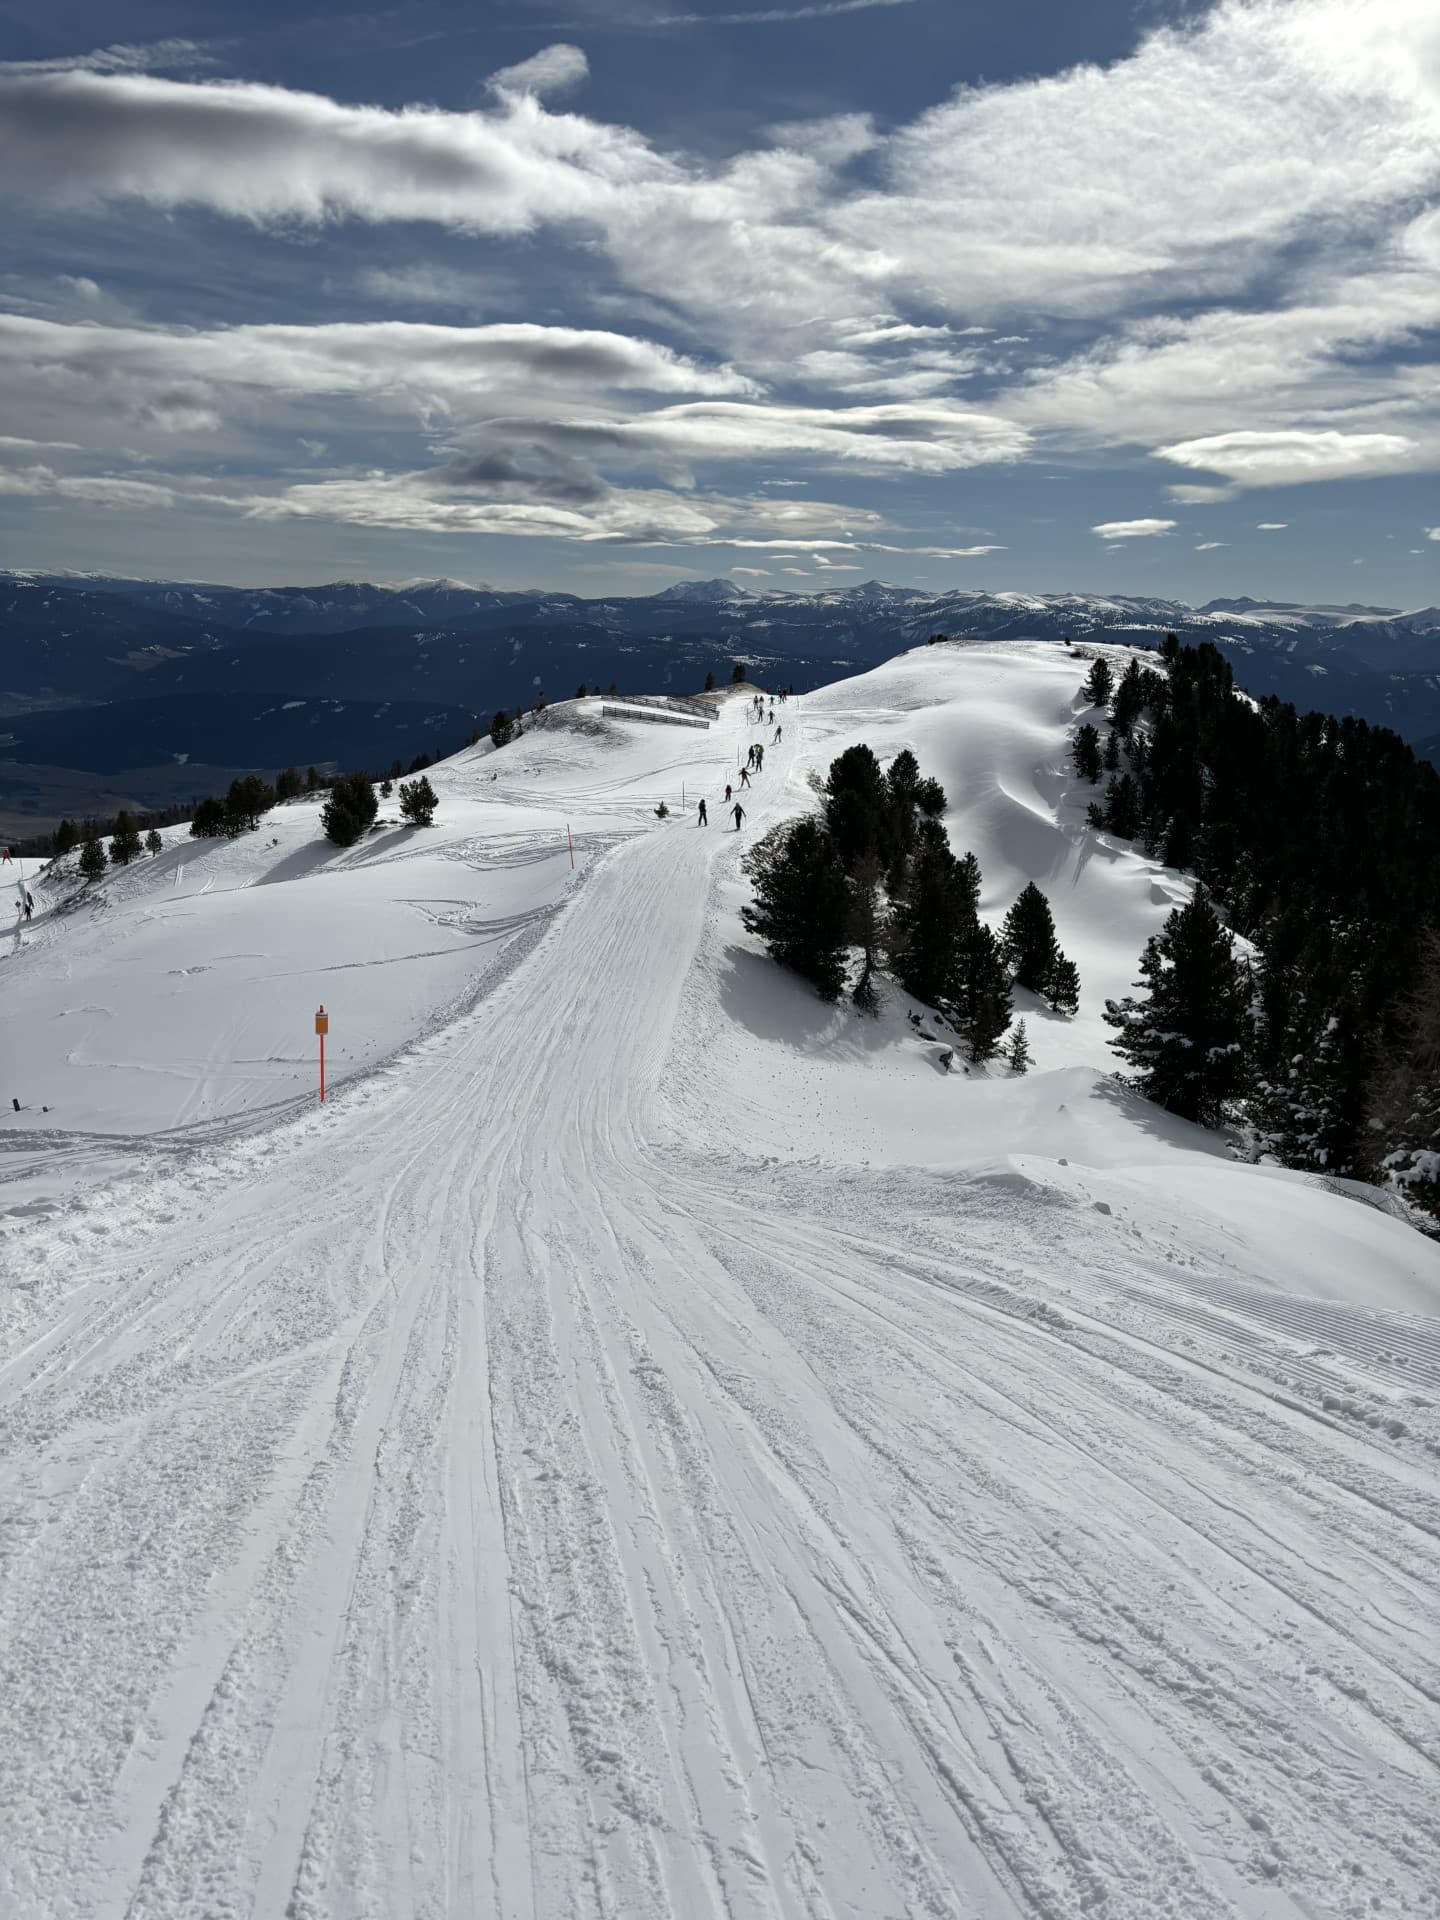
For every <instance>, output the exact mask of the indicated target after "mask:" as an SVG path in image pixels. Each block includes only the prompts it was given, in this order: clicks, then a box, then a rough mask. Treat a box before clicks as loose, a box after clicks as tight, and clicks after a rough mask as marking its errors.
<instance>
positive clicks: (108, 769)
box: [0, 571, 1440, 832]
mask: <svg viewBox="0 0 1440 1920" xmlns="http://www.w3.org/2000/svg"><path fill="white" fill-rule="evenodd" d="M1167 632H1174V633H1177V634H1179V636H1180V638H1181V639H1182V640H1184V641H1186V642H1189V643H1192V644H1193V643H1196V642H1199V641H1201V640H1209V641H1213V642H1214V643H1215V644H1216V645H1217V646H1219V647H1221V648H1222V649H1223V650H1224V651H1225V653H1226V654H1227V655H1228V656H1229V658H1230V659H1231V661H1232V663H1233V665H1234V668H1235V674H1236V678H1237V680H1238V681H1239V682H1240V684H1241V685H1242V686H1244V687H1246V688H1247V689H1248V690H1249V691H1250V692H1252V693H1255V694H1257V695H1263V694H1277V695H1279V696H1280V697H1281V698H1283V699H1285V700H1289V701H1293V702H1294V703H1295V704H1296V705H1297V706H1299V707H1301V708H1321V709H1323V710H1325V711H1327V712H1333V713H1338V714H1357V715H1360V716H1361V717H1363V718H1365V719H1367V720H1370V721H1372V722H1375V723H1378V724H1381V725H1385V726H1389V727H1393V728H1394V729H1395V730H1396V731H1397V732H1399V733H1400V734H1402V735H1403V736H1404V737H1405V738H1406V739H1407V740H1410V741H1411V742H1412V743H1413V744H1414V745H1415V747H1416V749H1417V751H1419V752H1422V753H1427V754H1429V755H1430V756H1431V757H1434V756H1435V755H1436V754H1437V752H1440V608H1437V607H1426V608H1420V609H1414V610H1404V609H1400V608H1395V607H1380V606H1364V605H1347V606H1302V605H1291V604H1283V603H1276V602H1269V601H1259V600H1252V599H1248V598H1234V599H1220V600H1212V601H1210V602H1208V603H1207V604H1206V605H1204V606H1201V607H1192V606H1188V605H1186V604H1185V603H1184V602H1182V601H1176V600H1166V599H1159V598H1145V597H1138V596H1127V595H1099V594H1088V593H1061V594H1029V593H986V592H979V591H972V590H966V589H957V590H954V591H951V592H947V593H942V594H934V593H930V592H927V591H925V590H923V589H921V588H917V587H903V586H892V585H887V584H886V583H884V582H883V581H879V580H870V581H866V582H865V583H863V584H862V585H858V586H850V587H837V588H833V589H828V590H826V589H822V590H819V591H813V592H783V591H775V590H768V591H763V592H762V591H757V590H754V589H751V588H746V587H741V586H737V585H736V584H735V583H734V582H733V581H730V580H725V579H715V580H696V581H685V582H681V583H678V584H676V585H674V586H671V587H667V588H665V589H663V590H662V591H661V592H658V593H654V594H648V595H644V596H630V597H625V596H612V597H607V598H603V599H584V598H581V597H579V596H577V595H574V594H569V593H552V592H545V591H542V590H540V589H535V588H530V589H522V590H502V589H499V588H495V587H491V586H487V585H484V584H479V585H469V584H467V583H465V582H462V581H456V580H446V579H440V580H410V581H404V582H401V583H398V584H394V585H377V584H374V583H371V582H364V581H334V582H330V583H328V584H326V585H321V586H314V587H308V586H307V587H295V586H281V587H233V586H223V585H210V584H203V583H187V582H178V581H165V580H128V579H123V578H118V577H114V576H108V575H99V574H76V573H44V572H26V571H11V572H5V573H0V641H3V659H4V662H5V665H4V681H3V685H0V824H3V825H4V826H5V828H6V830H7V831H10V832H15V831H17V829H18V827H19V826H20V825H21V824H23V823H25V822H28V821H33V822H34V824H35V825H36V827H40V826H42V825H43V823H44V821H45V820H46V819H47V818H48V817H50V816H52V815H53V814H54V813H55V812H56V811H57V809H58V810H66V809H68V810H72V811H73V810H75V809H77V808H78V809H79V810H81V811H84V810H86V809H87V807H92V806H98V805H99V804H100V801H99V797H98V795H99V791H100V789H99V786H98V785H97V781H98V777H99V776H101V775H104V776H106V778H105V782H104V791H105V793H106V794H110V793H112V792H113V791H115V790H117V783H118V787H119V788H120V789H123V790H124V792H125V793H126V794H127V795H128V796H129V798H130V799H131V801H132V802H133V803H135V804H140V805H146V804H161V803H162V802H163V801H166V800H173V799H175V798H176V797H177V795H178V788H179V787H180V786H183V785H184V784H185V782H186V781H187V779H188V780H189V781H191V782H192V783H193V781H195V780H196V779H198V778H199V774H198V772H197V771H195V770H197V769H200V768H205V769H207V770H214V778H215V779H218V778H219V775H220V774H221V773H227V777H228V772H227V770H229V769H236V770H246V769H250V768H260V769H265V770H273V769H274V768H275V767H277V766H279V765H284V764H286V763H287V762H288V761H289V760H291V759H294V758H296V757H297V752H296V747H297V739H298V743H299V745H300V746H301V747H302V748H304V749H306V750H305V751H304V752H303V753H302V754H300V755H299V757H302V758H304V759H306V760H314V761H315V763H316V764H317V765H322V766H323V765H325V764H331V765H345V764H358V763H360V762H366V763H369V764H379V763H382V762H383V763H388V762H389V761H390V760H391V759H393V758H396V757H400V758H407V759H408V758H409V757H411V756H412V755H413V754H414V753H415V752H417V751H419V750H420V749H421V747H422V745H423V747H424V749H425V750H427V751H431V752H434V751H437V750H443V749H445V748H447V747H450V746H453V745H455V744H456V743H457V742H458V740H459V739H460V738H463V737H464V734H465V733H466V732H467V731H468V730H469V728H470V727H471V726H472V725H473V724H475V721H476V719H477V718H478V719H482V720H483V719H484V718H485V717H486V716H488V714H490V713H491V712H493V711H495V710H496V709H498V708H501V707H507V708H510V707H515V706H517V705H527V706H528V705H530V704H532V703H533V701H534V699H535V697H536V695H537V694H538V693H539V692H540V691H542V690H543V691H544V692H545V693H546V694H547V695H548V696H549V697H550V698H551V699H555V698H561V697H565V696H568V695H569V694H570V693H572V692H573V691H574V690H575V688H576V687H577V686H578V685H579V684H581V683H582V682H583V683H586V684H588V685H590V686H592V687H594V686H608V685H610V684H611V683H612V682H614V683H615V684H617V685H618V686H619V687H620V688H621V690H622V691H624V690H626V689H630V690H635V691H638V690H640V689H641V688H650V689H660V690H663V689H664V688H666V687H675V688H690V687H693V686H695V685H697V684H698V683H699V682H701V681H703V678H704V676H705V674H706V673H707V672H713V673H714V674H715V676H716V678H717V679H725V678H728V676H729V672H730V667H731V663H732V661H734V660H737V659H740V660H744V661H745V662H746V664H747V666H748V667H749V669H750V672H751V675H752V677H753V678H755V679H758V680H761V681H769V682H775V681H784V682H789V683H792V684H794V685H795V686H797V688H800V689H802V690H803V689H804V688H805V687H807V686H812V685H815V684H817V683H818V682H820V681H822V680H827V679H832V678H834V676H835V673H836V671H837V670H839V671H844V670H846V669H857V668H864V667H869V666H874V665H876V664H878V663H879V662H880V661H882V660H885V659H887V658H889V657H890V656H891V655H893V654H895V653H898V652H901V651H903V650H904V649H905V648H907V647H911V646H915V645H917V644H923V642H924V641H925V640H926V639H927V638H928V637H929V636H930V635H931V634H932V633H944V634H947V635H950V636H952V637H958V636H973V637H975V638H977V639H988V640H999V639H1021V638H1036V639H1054V640H1057V641H1058V640H1060V639H1062V638H1065V637H1068V638H1071V639H1074V640H1076V641H1078V642H1084V641H1086V640H1099V639H1104V640H1106V641H1110V642H1119V643H1126V642H1128V643H1131V644H1134V645H1141V646H1154V645H1157V644H1158V643H1159V641H1160V639H1161V638H1162V636H1163V635H1164V634H1166V633H1167ZM299 701H304V702H307V703H310V704H309V705H308V706H307V707H306V708H305V709H303V718H300V717H297V716H301V715H302V709H300V708H299V707H297V706H296V705H294V704H293V703H295V702H299ZM82 708H83V709H88V710H89V711H88V712H86V714H85V715H84V717H83V718H82V717H81V715H80V713H79V712H78V711H77V710H78V709H82ZM57 769H63V770H66V772H68V773H73V774H74V776H75V778H74V779H73V780H69V781H68V782H67V780H65V779H57V777H56V770H57ZM187 769H189V770H191V771H189V772H186V771H185V770H187ZM42 770H45V771H42ZM87 780H88V784H87ZM92 789H93V790H94V791H93V792H92ZM87 796H88V797H87Z"/></svg>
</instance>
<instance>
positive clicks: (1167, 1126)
mask: <svg viewBox="0 0 1440 1920" xmlns="http://www.w3.org/2000/svg"><path fill="white" fill-rule="evenodd" d="M1092 1097H1093V1098H1094V1099H1096V1100H1104V1101H1106V1102H1107V1103H1108V1104H1109V1105H1110V1106H1113V1107H1118V1108H1119V1109H1120V1110H1121V1112H1123V1113H1124V1115H1125V1118H1126V1119H1127V1120H1129V1121H1130V1122H1131V1124H1132V1125H1133V1126H1136V1127H1138V1128H1139V1129H1140V1131H1141V1132H1142V1133H1148V1134H1150V1135H1151V1136H1152V1137H1153V1138H1154V1139H1157V1140H1163V1141H1165V1142H1166V1144H1167V1145H1168V1146H1172V1147H1179V1148H1182V1149H1183V1150H1185V1151H1186V1152H1189V1153H1208V1154H1210V1155H1212V1156H1213V1158H1215V1159H1217V1160H1233V1159H1234V1155H1233V1154H1232V1153H1231V1151H1230V1135H1229V1134H1228V1133H1219V1132H1216V1131H1213V1130H1212V1129H1211V1128H1209V1127H1201V1126H1197V1125H1196V1124H1195V1122H1194V1121H1193V1120H1181V1119H1180V1118H1179V1117H1178V1115H1176V1114H1173V1113H1167V1112H1166V1111H1165V1109H1164V1107H1157V1106H1156V1104H1155V1102H1154V1101H1153V1100H1147V1099H1146V1098H1145V1096H1144V1094H1142V1093H1138V1092H1137V1091H1136V1090H1135V1088H1134V1087H1129V1086H1126V1084H1125V1082H1124V1081H1123V1080H1117V1079H1115V1078H1113V1077H1112V1078H1110V1079H1108V1080H1097V1081H1096V1083H1095V1086H1094V1090H1093V1096H1092Z"/></svg>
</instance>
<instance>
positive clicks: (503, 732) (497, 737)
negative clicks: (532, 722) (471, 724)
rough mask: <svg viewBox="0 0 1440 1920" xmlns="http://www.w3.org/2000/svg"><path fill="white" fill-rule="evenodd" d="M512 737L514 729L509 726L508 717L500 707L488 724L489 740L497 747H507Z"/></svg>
mask: <svg viewBox="0 0 1440 1920" xmlns="http://www.w3.org/2000/svg"><path fill="white" fill-rule="evenodd" d="M514 736H515V728H514V727H513V725H512V724H511V721H510V716H509V714H508V713H507V712H506V711H505V709H504V707H501V709H500V711H499V712H498V713H497V714H496V715H495V716H494V718H493V719H492V720H491V722H490V738H491V739H492V740H493V741H494V743H495V745H496V746H497V747H508V746H509V744H510V742H511V740H512V739H513V738H514Z"/></svg>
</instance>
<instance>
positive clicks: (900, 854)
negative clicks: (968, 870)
mask: <svg viewBox="0 0 1440 1920" xmlns="http://www.w3.org/2000/svg"><path fill="white" fill-rule="evenodd" d="M920 784H921V781H920V766H919V763H918V761H917V760H916V758H915V756H914V754H913V753H912V752H911V751H910V749H909V748H908V747H902V748H901V749H900V751H899V753H897V754H896V756H895V758H894V759H893V760H892V761H891V762H890V765H889V766H888V767H887V768H886V770H885V832H884V841H885V852H884V855H883V858H884V865H885V888H886V891H887V892H888V893H891V894H898V893H900V892H901V891H902V890H903V887H904V882H905V865H906V862H907V861H908V860H909V858H910V853H911V850H912V848H913V847H914V845H915V807H916V796H917V794H918V792H919V789H920Z"/></svg>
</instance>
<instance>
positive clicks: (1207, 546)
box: [1195, 540, 1230, 553]
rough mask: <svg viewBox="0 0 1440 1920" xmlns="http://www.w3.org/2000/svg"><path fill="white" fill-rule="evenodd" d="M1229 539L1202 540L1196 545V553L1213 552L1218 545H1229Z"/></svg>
mask: <svg viewBox="0 0 1440 1920" xmlns="http://www.w3.org/2000/svg"><path fill="white" fill-rule="evenodd" d="M1229 544H1230V542H1229V541H1228V540H1202V541H1201V542H1200V544H1199V546H1197V547H1196V549H1195V551H1196V553H1213V552H1214V550H1215V548H1216V547H1228V546H1229Z"/></svg>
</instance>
